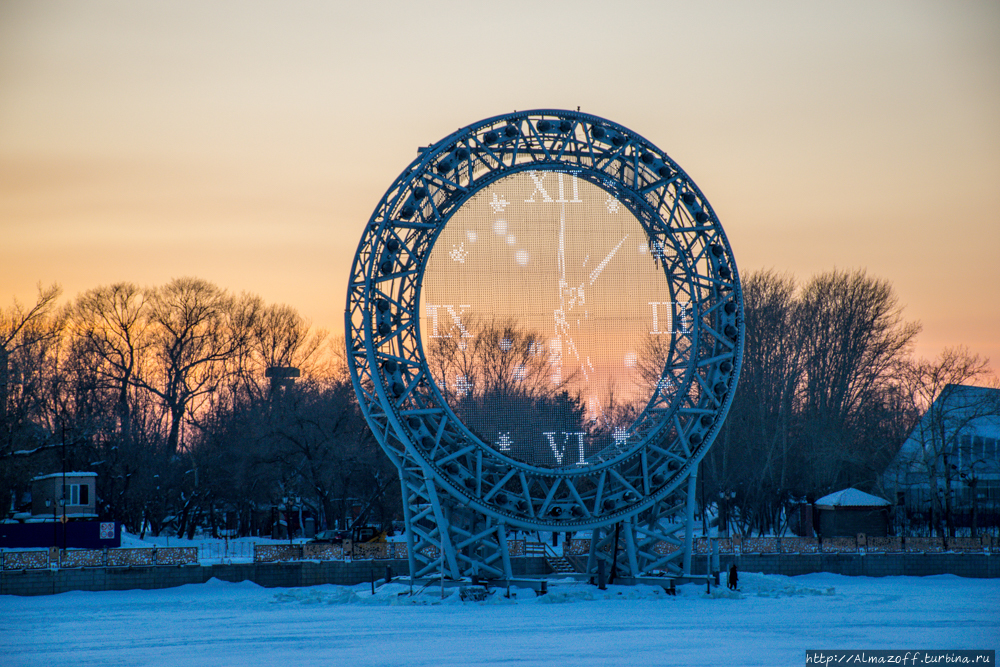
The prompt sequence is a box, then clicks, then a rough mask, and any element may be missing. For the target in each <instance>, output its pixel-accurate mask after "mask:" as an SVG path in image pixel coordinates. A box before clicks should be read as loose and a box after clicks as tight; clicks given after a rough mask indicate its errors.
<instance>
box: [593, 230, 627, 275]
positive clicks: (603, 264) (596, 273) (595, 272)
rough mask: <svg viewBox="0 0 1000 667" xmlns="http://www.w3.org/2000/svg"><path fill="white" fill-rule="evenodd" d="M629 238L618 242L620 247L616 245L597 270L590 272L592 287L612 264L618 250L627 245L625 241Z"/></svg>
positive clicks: (623, 238) (625, 237)
mask: <svg viewBox="0 0 1000 667" xmlns="http://www.w3.org/2000/svg"><path fill="white" fill-rule="evenodd" d="M627 238H628V234H626V235H625V236H624V237H622V240H621V241H619V242H618V245H616V246H615V247H614V248H612V249H611V252H609V253H608V256H607V257H605V258H604V259H602V260H601V263H600V264H598V265H597V268H595V269H594V270H593V271H591V272H590V284H591V285H593V284H594V281H595V280H597V277H598V276H600V275H601V271H603V270H604V267H606V266H607V265H608V262H610V261H611V258H612V257H614V256H615V253H616V252H618V249H619V248H621V247H622V244H623V243H625V239H627Z"/></svg>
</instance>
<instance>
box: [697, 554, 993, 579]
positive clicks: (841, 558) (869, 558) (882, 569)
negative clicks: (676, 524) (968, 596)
mask: <svg viewBox="0 0 1000 667" xmlns="http://www.w3.org/2000/svg"><path fill="white" fill-rule="evenodd" d="M708 558H709V557H707V556H695V557H693V558H692V563H691V569H692V570H694V572H696V573H700V572H707V571H708ZM732 563H736V567H737V569H739V570H741V571H746V572H762V573H764V574H784V575H787V576H790V577H794V576H797V575H800V574H812V573H814V572H830V573H832V574H843V575H846V576H849V577H926V576H930V575H935V574H954V575H958V576H960V577H970V578H977V579H994V578H997V577H1000V556H997V555H996V554H988V553H978V554H974V553H937V554H935V553H931V554H918V553H888V554H887V553H881V554H872V553H869V554H842V553H841V554H837V553H832V554H825V553H822V554H742V555H739V556H734V555H730V554H721V555H720V556H719V565H720V569H721V570H722V572H725V571H726V570H728V569H729V566H730V564H732Z"/></svg>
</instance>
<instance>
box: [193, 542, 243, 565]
mask: <svg viewBox="0 0 1000 667" xmlns="http://www.w3.org/2000/svg"><path fill="white" fill-rule="evenodd" d="M253 554H254V545H253V543H251V542H236V541H234V542H228V541H227V542H205V543H202V544H199V545H198V560H202V561H205V560H218V561H226V560H233V559H242V560H253Z"/></svg>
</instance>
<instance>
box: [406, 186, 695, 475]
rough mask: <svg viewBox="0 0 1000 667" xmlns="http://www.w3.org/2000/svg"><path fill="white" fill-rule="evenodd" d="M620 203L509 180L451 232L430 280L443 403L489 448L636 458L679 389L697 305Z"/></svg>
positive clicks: (575, 461)
mask: <svg viewBox="0 0 1000 667" xmlns="http://www.w3.org/2000/svg"><path fill="white" fill-rule="evenodd" d="M610 189H611V188H610V187H609V189H605V188H604V187H602V186H599V185H596V184H594V183H591V182H590V181H587V180H584V179H583V178H581V177H579V175H578V174H576V173H574V172H571V171H523V172H518V173H516V174H513V175H510V176H507V177H504V178H502V179H499V180H498V181H496V182H495V183H493V184H492V185H491V186H490V187H488V188H484V189H483V190H480V191H479V192H478V193H476V194H475V195H474V196H473V197H472V198H471V199H469V200H468V201H467V202H466V203H465V204H464V205H463V206H462V207H461V208H460V209H459V210H458V211H457V212H456V213H455V214H454V215H453V216H452V217H451V218H450V220H449V221H448V223H447V224H446V226H445V227H444V229H443V230H442V231H441V232H440V235H439V236H438V238H437V240H436V241H435V243H434V247H433V250H432V251H431V254H430V256H429V258H428V260H427V264H426V268H425V270H424V275H423V284H422V291H421V304H420V315H421V343H422V345H423V348H424V353H425V355H426V358H427V364H428V367H429V369H430V371H431V376H432V377H433V379H434V381H435V383H436V384H437V386H438V389H439V390H440V392H441V394H442V396H443V397H444V398H445V400H446V401H447V403H448V404H449V406H450V407H451V409H452V410H453V411H454V412H455V414H456V415H457V416H458V417H459V419H460V420H461V421H462V423H463V424H465V426H466V427H467V428H468V429H469V430H470V431H471V432H472V433H473V434H475V435H476V436H477V437H478V438H479V439H480V440H481V441H482V442H483V443H485V444H486V445H488V446H490V447H492V448H493V449H495V450H496V451H498V452H500V453H502V454H504V455H506V456H508V457H510V458H513V459H516V460H520V461H524V462H526V463H528V464H530V465H533V466H540V467H549V468H566V467H572V466H580V465H586V464H588V462H592V461H594V460H595V459H596V458H597V457H599V456H600V457H602V458H605V459H606V458H607V455H608V453H609V452H610V453H612V454H614V452H615V451H616V450H617V451H618V452H624V451H627V450H628V449H629V448H630V445H631V444H632V443H630V438H631V437H632V433H631V431H630V427H631V426H632V425H633V423H634V421H635V419H636V417H637V416H638V415H639V414H640V413H641V412H642V410H643V408H644V407H646V405H647V404H648V403H649V402H650V400H651V399H652V398H654V397H656V398H657V400H660V401H665V402H668V403H669V402H670V401H671V396H672V394H673V393H674V392H676V387H677V386H678V385H679V384H680V380H681V378H680V377H679V376H677V377H674V375H673V374H672V372H671V371H670V370H669V364H668V365H667V366H668V369H667V370H666V371H665V370H664V366H665V360H666V352H665V351H666V350H668V349H669V348H670V347H671V343H673V344H674V346H675V347H676V346H677V345H684V344H685V343H684V339H685V336H686V335H687V334H689V333H690V330H691V327H692V317H693V316H694V315H693V313H692V312H691V304H690V303H689V302H688V301H684V300H682V298H681V297H678V296H677V295H678V294H683V293H687V292H685V290H683V289H679V287H680V285H679V284H677V283H676V282H675V281H676V280H678V279H677V278H675V277H674V276H673V275H672V274H671V272H670V270H668V269H665V268H664V267H665V265H666V266H671V259H672V253H671V251H670V250H669V249H667V248H664V246H663V244H662V242H660V241H657V240H651V237H650V235H649V234H648V233H647V231H646V230H645V229H644V227H643V225H642V224H641V223H640V222H639V220H638V219H637V218H636V217H635V216H634V215H633V214H632V213H631V212H630V211H629V209H628V208H626V207H625V206H624V205H623V204H622V202H620V201H618V200H617V199H616V198H615V197H614V195H612V194H611V192H610ZM654 239H655V237H654Z"/></svg>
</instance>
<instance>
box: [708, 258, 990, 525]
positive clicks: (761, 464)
mask: <svg viewBox="0 0 1000 667" xmlns="http://www.w3.org/2000/svg"><path fill="white" fill-rule="evenodd" d="M743 292H744V307H745V317H746V345H745V351H744V357H743V366H742V372H741V375H740V381H739V385H738V387H737V390H736V393H735V395H734V400H733V404H732V407H731V410H730V412H729V416H728V418H727V419H726V422H725V424H724V427H723V429H722V431H721V433H720V435H719V438H718V439H717V440H716V443H715V445H714V446H713V447H712V449H711V450H709V453H708V455H707V457H706V458H705V460H704V463H703V464H702V473H701V478H700V484H701V486H702V489H701V491H700V493H701V498H702V504H703V505H708V506H714V507H715V508H716V510H717V511H718V512H719V514H720V517H721V518H722V519H723V520H725V521H729V522H731V524H730V525H733V526H734V527H735V529H736V530H737V531H738V532H739V533H742V534H751V533H753V532H758V533H761V534H764V533H778V534H780V531H782V530H784V529H785V528H786V527H787V523H788V521H789V520H790V519H793V518H794V517H796V516H797V515H796V513H795V512H794V509H795V506H796V505H798V504H800V503H802V502H813V501H815V500H816V499H818V498H819V497H821V496H823V495H825V494H827V493H830V492H834V491H839V490H841V489H844V488H847V487H855V488H858V489H860V490H863V491H867V492H870V493H873V494H875V495H881V496H882V497H885V498H886V499H887V500H889V501H890V502H893V503H895V501H896V498H894V497H889V493H887V492H888V491H891V489H888V488H886V485H885V479H884V477H883V473H884V472H885V470H886V467H887V465H888V464H889V463H890V462H891V461H892V459H893V458H894V457H895V456H896V454H897V452H898V451H899V449H900V446H901V445H902V444H903V442H904V440H905V439H906V438H907V436H908V435H909V434H910V433H911V432H912V431H913V430H914V427H915V425H916V424H917V423H918V422H919V420H920V417H921V416H922V415H923V414H924V413H926V412H927V410H928V409H929V408H930V406H931V405H932V404H933V403H934V401H935V399H937V398H938V397H939V396H940V395H941V393H942V392H943V391H944V390H945V388H946V387H947V386H948V384H964V383H973V382H976V381H981V380H984V379H986V378H987V377H988V375H989V364H988V360H985V359H982V358H980V357H979V356H978V355H974V354H971V353H970V352H969V351H968V350H967V349H965V348H962V347H958V348H952V349H947V350H945V351H944V352H943V353H942V355H941V356H940V357H939V358H938V359H936V360H924V359H915V358H914V357H913V354H912V348H913V343H914V340H915V338H916V336H917V334H918V333H919V331H920V325H919V324H918V323H916V322H908V321H906V320H905V319H904V317H903V313H902V307H901V306H900V305H899V302H898V298H897V296H896V294H895V293H894V290H893V288H892V286H891V284H890V283H889V282H888V281H886V280H882V279H879V278H875V277H872V276H869V275H868V274H867V273H866V272H864V271H853V272H852V271H830V272H827V273H823V274H820V275H817V276H815V277H813V278H812V279H810V280H809V281H808V282H806V283H804V284H801V285H799V284H798V283H797V282H796V280H795V279H794V278H793V277H792V276H789V275H783V274H780V273H777V272H775V271H758V272H756V273H752V274H750V275H749V276H748V277H747V278H746V279H745V280H744V281H743ZM990 413H992V414H1000V406H997V405H990V406H986V412H985V413H984V414H990ZM955 437H957V436H955ZM926 444H927V445H928V447H929V448H930V449H933V447H931V446H930V445H931V443H929V442H928V443H926ZM948 454H949V450H948V449H947V448H945V447H942V446H938V448H937V450H934V451H933V452H932V454H931V455H930V457H929V459H930V462H931V463H930V465H929V466H928V467H926V469H925V470H924V475H925V477H924V480H923V481H924V482H926V483H927V486H928V493H929V495H930V504H931V513H930V514H931V516H930V517H925V518H926V522H925V523H924V524H923V525H917V523H919V522H906V521H902V522H901V523H905V524H907V528H909V529H913V530H918V531H928V532H932V533H935V534H939V535H943V534H945V531H946V530H947V531H948V532H949V533H950V534H951V535H952V536H954V535H955V522H954V517H953V504H954V503H953V502H952V497H953V495H954V490H953V489H952V487H951V485H941V484H940V480H941V479H942V478H941V477H940V476H939V472H940V466H939V465H938V463H939V462H940V461H941V460H944V461H945V462H946V461H947V457H948ZM935 461H937V462H938V463H935ZM898 527H901V526H898Z"/></svg>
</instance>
